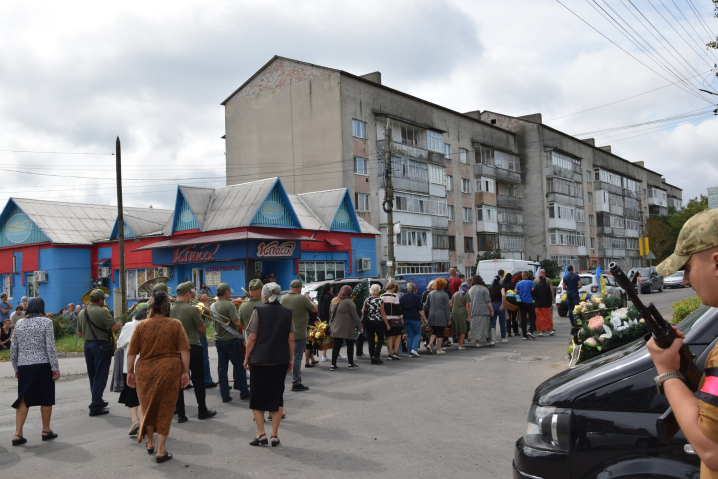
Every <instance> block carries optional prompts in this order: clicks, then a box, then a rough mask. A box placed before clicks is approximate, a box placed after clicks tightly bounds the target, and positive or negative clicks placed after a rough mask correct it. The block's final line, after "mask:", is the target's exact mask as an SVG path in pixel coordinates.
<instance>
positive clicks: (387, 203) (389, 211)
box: [384, 117, 396, 281]
mask: <svg viewBox="0 0 718 479" xmlns="http://www.w3.org/2000/svg"><path fill="white" fill-rule="evenodd" d="M384 138H385V139H384V145H385V149H384V151H385V153H384V160H385V162H386V169H385V170H384V178H385V179H386V190H385V195H384V211H386V221H387V225H386V242H387V243H386V244H387V275H388V276H389V281H392V280H393V279H394V272H395V271H396V258H394V185H393V183H392V177H393V171H392V167H393V165H392V157H391V142H392V139H393V137H392V132H391V120H390V119H389V117H387V119H386V133H385V135H384Z"/></svg>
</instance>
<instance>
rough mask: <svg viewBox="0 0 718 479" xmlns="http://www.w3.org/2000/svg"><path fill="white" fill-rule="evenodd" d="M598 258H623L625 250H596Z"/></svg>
mask: <svg viewBox="0 0 718 479" xmlns="http://www.w3.org/2000/svg"><path fill="white" fill-rule="evenodd" d="M598 256H599V257H601V258H624V257H625V256H626V250H625V249H612V248H598Z"/></svg>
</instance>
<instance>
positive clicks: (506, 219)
mask: <svg viewBox="0 0 718 479" xmlns="http://www.w3.org/2000/svg"><path fill="white" fill-rule="evenodd" d="M496 217H497V220H498V222H499V224H502V225H522V224H523V223H524V215H523V214H522V213H515V212H513V211H509V210H499V211H498V214H497V215H496Z"/></svg>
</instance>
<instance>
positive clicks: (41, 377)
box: [10, 298, 60, 446]
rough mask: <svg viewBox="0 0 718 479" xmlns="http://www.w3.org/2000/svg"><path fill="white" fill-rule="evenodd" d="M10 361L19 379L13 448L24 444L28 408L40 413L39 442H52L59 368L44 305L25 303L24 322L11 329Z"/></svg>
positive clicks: (39, 302)
mask: <svg viewBox="0 0 718 479" xmlns="http://www.w3.org/2000/svg"><path fill="white" fill-rule="evenodd" d="M10 361H11V362H12V367H13V368H14V369H15V377H16V378H17V379H18V385H17V401H15V402H14V403H13V405H12V407H14V408H15V409H17V412H16V415H15V418H16V419H15V424H16V426H15V437H13V439H12V445H13V446H19V445H21V444H25V443H26V442H27V439H25V437H24V436H23V435H22V434H23V433H22V428H23V426H24V425H25V420H26V419H27V413H28V408H30V407H32V406H40V413H41V414H42V435H41V437H42V440H43V441H48V440H50V439H55V438H56V437H57V434H55V433H54V432H52V429H50V418H51V417H52V406H54V405H55V381H57V380H58V379H59V378H60V365H59V363H58V362H57V351H56V350H55V334H54V332H53V327H52V320H51V319H48V318H46V317H45V303H44V301H43V300H42V299H41V298H32V299H31V300H30V302H29V303H28V307H27V312H26V315H25V319H23V320H22V321H18V322H17V324H16V325H15V329H14V330H13V337H12V345H11V346H10Z"/></svg>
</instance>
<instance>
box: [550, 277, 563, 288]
mask: <svg viewBox="0 0 718 479" xmlns="http://www.w3.org/2000/svg"><path fill="white" fill-rule="evenodd" d="M551 283H553V285H554V286H558V285H559V284H561V280H560V279H559V278H554V279H552V280H551Z"/></svg>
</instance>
